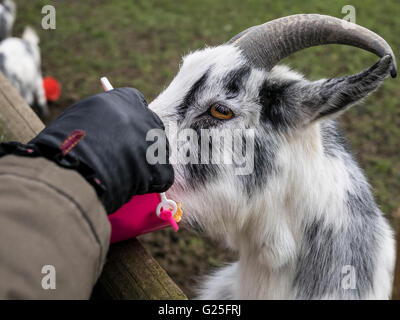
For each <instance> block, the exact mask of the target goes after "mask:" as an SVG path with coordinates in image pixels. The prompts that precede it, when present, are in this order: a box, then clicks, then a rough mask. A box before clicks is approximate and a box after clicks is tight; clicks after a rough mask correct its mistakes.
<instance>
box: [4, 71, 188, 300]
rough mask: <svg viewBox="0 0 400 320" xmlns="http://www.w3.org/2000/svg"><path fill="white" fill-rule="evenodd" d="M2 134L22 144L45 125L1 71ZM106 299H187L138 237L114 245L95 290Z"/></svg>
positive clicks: (99, 296) (100, 296) (97, 294)
mask: <svg viewBox="0 0 400 320" xmlns="http://www.w3.org/2000/svg"><path fill="white" fill-rule="evenodd" d="M0 128H1V132H0V135H2V136H3V137H6V138H7V139H9V140H16V141H20V142H23V143H26V142H28V141H29V140H31V139H32V138H33V137H35V136H36V135H37V134H38V133H39V132H40V131H41V130H42V129H43V128H44V124H43V123H42V122H41V120H40V119H39V118H38V117H37V116H36V114H35V113H34V112H33V110H32V109H31V108H30V107H29V106H28V105H27V103H26V102H25V101H24V100H23V99H22V98H21V96H20V95H19V93H18V92H17V90H16V89H15V88H14V87H13V86H12V85H11V83H10V82H9V81H8V80H7V79H6V78H5V77H4V76H3V74H2V73H1V72H0ZM94 297H95V298H96V297H97V298H107V299H187V298H186V296H185V295H184V293H183V292H182V291H181V290H180V289H179V288H178V286H177V285H176V284H175V283H174V282H173V281H172V279H171V278H170V277H169V276H168V274H167V273H166V272H165V271H164V270H163V269H162V268H161V267H160V265H159V264H158V263H157V262H156V261H155V260H154V259H153V258H152V257H151V255H150V254H149V253H148V252H147V251H146V250H145V249H144V248H143V246H142V245H141V244H140V242H139V241H138V240H136V239H131V240H128V241H125V242H123V243H119V244H116V245H113V246H111V248H110V251H109V253H108V257H107V264H106V266H105V268H104V271H103V273H102V275H101V277H100V279H99V281H98V283H97V285H96V288H95V290H94Z"/></svg>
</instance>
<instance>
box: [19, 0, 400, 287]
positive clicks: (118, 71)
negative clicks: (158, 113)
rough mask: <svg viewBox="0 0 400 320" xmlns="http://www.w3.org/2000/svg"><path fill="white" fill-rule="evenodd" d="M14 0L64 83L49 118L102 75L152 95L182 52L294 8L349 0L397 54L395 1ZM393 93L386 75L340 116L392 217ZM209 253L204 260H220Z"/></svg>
mask: <svg viewBox="0 0 400 320" xmlns="http://www.w3.org/2000/svg"><path fill="white" fill-rule="evenodd" d="M16 2H17V4H18V18H17V22H16V27H15V34H16V35H20V34H21V32H22V30H23V27H24V26H25V25H27V24H29V25H31V26H33V27H34V28H35V29H37V30H38V32H39V35H40V37H41V49H42V59H43V70H44V74H45V75H52V76H55V77H56V78H58V79H59V80H60V81H61V83H62V85H63V93H62V97H61V99H60V101H59V102H58V103H57V104H56V105H54V106H53V111H52V116H53V117H54V116H55V115H56V114H57V113H59V112H60V111H61V110H62V109H63V108H65V107H67V106H68V105H69V104H72V103H74V102H75V101H77V100H79V99H82V98H84V97H86V96H88V95H91V94H94V93H97V92H100V91H102V89H101V86H100V84H99V78H100V77H101V76H103V75H106V76H107V77H109V79H110V81H111V82H112V83H113V85H114V86H133V87H136V88H138V89H139V90H141V91H142V92H143V93H144V95H145V96H146V97H147V99H148V101H151V100H152V99H153V98H155V97H156V96H157V94H158V93H160V92H161V90H162V89H163V88H164V87H165V86H166V85H168V83H169V82H170V81H171V79H172V78H173V76H174V75H175V73H176V72H177V70H178V66H179V63H180V61H181V56H182V55H183V54H187V53H189V52H190V51H193V50H196V49H198V48H203V47H204V46H205V45H209V46H212V45H218V44H220V43H223V42H224V41H226V40H228V39H230V38H231V37H232V36H233V35H234V34H236V33H238V32H240V31H241V30H243V29H245V28H247V27H249V26H252V25H255V24H260V23H263V22H265V21H268V20H271V19H274V18H278V17H282V16H287V15H291V14H296V13H320V14H328V15H332V16H336V17H340V18H341V17H343V16H344V14H342V13H341V9H342V7H343V6H344V5H347V4H350V5H353V6H354V7H355V9H356V19H357V20H356V22H357V23H358V24H360V25H362V26H365V27H367V28H369V29H371V30H373V31H375V32H377V33H378V34H380V35H381V36H382V37H383V38H385V39H386V40H387V41H388V43H389V44H390V45H391V46H392V48H393V50H394V52H395V54H396V55H398V53H399V49H400V4H399V2H398V1H391V0H381V1H376V0H363V1H351V0H350V1H349V0H347V1H322V0H311V1H289V0H280V1H272V0H269V1H260V0H258V1H256V0H246V1H244V0H225V1H220V0H174V1H172V0H164V1H155V0H141V1H139V0H138V1H128V0H113V1H102V0H79V1H78V0H68V1H67V0H65V1H26V0H18V1H16ZM45 4H53V5H54V6H55V7H56V10H57V20H56V21H57V29H56V30H42V29H41V19H42V14H41V8H42V6H43V5H45ZM376 61H377V57H376V56H374V55H372V54H370V53H367V52H364V51H362V50H360V49H356V48H352V47H347V46H333V45H330V46H322V47H318V48H310V49H307V50H304V51H302V52H300V53H297V54H295V55H293V56H292V57H290V58H288V59H286V60H285V61H284V63H287V64H289V65H290V66H292V67H293V68H295V69H297V70H299V71H300V72H302V73H304V74H305V75H306V76H307V77H309V78H310V79H319V78H321V77H332V76H340V75H344V74H349V73H356V72H359V71H361V70H362V69H363V68H366V67H368V66H370V65H372V64H373V63H375V62H376ZM399 101H400V80H399V79H388V80H387V81H385V83H384V85H383V86H382V87H381V88H380V89H379V90H378V91H377V92H375V93H374V94H373V95H372V96H371V97H369V98H368V99H367V100H366V101H365V102H364V103H363V104H361V105H358V106H356V107H354V108H353V109H351V110H350V111H348V112H347V113H346V114H345V115H343V116H342V117H341V119H340V121H341V123H342V124H343V126H344V128H345V132H346V135H347V137H348V138H349V140H350V143H351V145H352V147H353V150H354V152H355V154H356V157H357V158H358V159H359V161H360V163H361V166H362V167H363V168H364V169H365V171H366V174H367V176H368V178H369V181H370V183H371V184H372V186H373V188H374V193H375V196H376V198H377V202H378V204H379V205H380V207H381V208H382V210H383V211H384V212H386V213H387V214H388V215H389V216H390V215H391V213H393V211H394V210H395V209H396V208H397V207H398V206H399V205H400V179H399V176H400V153H399V147H400V143H399V139H400V102H399ZM179 241H181V240H176V242H179ZM185 241H186V240H185ZM187 241H188V242H187V243H186V242H183V243H182V241H181V243H180V245H181V246H182V247H185V248H187V247H190V246H194V247H196V248H197V249H196V250H198V248H199V246H200V247H201V246H202V244H201V243H200V244H199V242H198V240H193V238H188V240H187ZM201 250H203V251H207V249H204V248H203V249H201ZM201 250H200V251H201ZM210 259H211V260H210ZM213 259H214V258H213V257H209V258H208V260H207V259H206V260H207V263H208V264H211V265H213V264H215V265H216V264H218V263H217V262H216V261H218V259H217V260H215V259H214V260H213ZM171 272H172V271H171ZM177 272H178V273H179V270H178V271H177ZM172 273H173V272H172ZM181 285H182V284H181ZM183 286H185V284H183Z"/></svg>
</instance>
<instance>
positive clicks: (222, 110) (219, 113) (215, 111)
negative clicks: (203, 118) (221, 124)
mask: <svg viewBox="0 0 400 320" xmlns="http://www.w3.org/2000/svg"><path fill="white" fill-rule="evenodd" d="M210 114H211V115H212V116H213V117H214V118H217V119H220V120H228V119H230V118H232V117H233V112H232V110H231V109H229V108H228V107H225V106H223V105H221V104H218V103H217V104H214V105H212V106H211V108H210Z"/></svg>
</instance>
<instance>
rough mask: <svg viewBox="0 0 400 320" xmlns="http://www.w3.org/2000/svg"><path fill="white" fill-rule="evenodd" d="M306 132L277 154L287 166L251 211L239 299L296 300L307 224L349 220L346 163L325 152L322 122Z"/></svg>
mask: <svg viewBox="0 0 400 320" xmlns="http://www.w3.org/2000/svg"><path fill="white" fill-rule="evenodd" d="M305 135H306V136H305ZM305 135H304V134H303V135H302V137H293V140H292V141H289V143H288V144H287V146H286V147H284V149H282V150H280V152H278V153H279V154H278V157H280V158H281V159H278V162H279V163H283V164H284V165H283V166H282V168H281V170H280V172H279V174H278V175H277V176H276V177H272V178H271V181H270V186H269V188H267V189H266V190H265V191H264V194H262V195H261V196H260V198H262V199H265V201H264V202H261V203H260V204H259V207H254V208H253V210H254V211H253V212H251V213H250V215H249V216H250V217H251V218H250V219H249V225H248V230H247V231H245V232H244V233H243V234H242V235H241V236H242V239H240V240H239V243H240V245H239V252H240V261H239V279H240V280H239V286H240V287H241V288H240V290H239V292H241V294H243V296H242V297H238V298H257V297H258V298H293V297H292V296H291V295H292V294H293V290H292V288H291V284H292V281H293V278H294V273H295V270H296V261H297V259H296V258H297V253H298V250H299V245H300V244H301V242H302V241H303V230H304V223H307V221H312V220H313V219H323V220H325V221H326V222H327V223H333V224H336V225H338V224H340V223H345V221H346V218H347V212H346V209H345V207H344V201H343V199H344V197H345V194H344V193H345V192H346V190H348V188H349V184H350V180H349V175H348V170H346V167H345V163H344V162H343V161H341V159H340V158H335V159H332V158H329V157H326V156H325V155H324V150H323V147H322V140H321V136H320V127H319V125H318V124H316V125H314V126H312V127H310V128H309V129H308V131H307V132H306V133H305ZM274 179H276V180H274ZM260 210H262V211H263V213H260ZM260 217H261V218H260ZM255 248H257V250H255ZM250 275H251V276H250Z"/></svg>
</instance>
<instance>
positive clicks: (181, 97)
mask: <svg viewBox="0 0 400 320" xmlns="http://www.w3.org/2000/svg"><path fill="white" fill-rule="evenodd" d="M343 23H344V22H343V21H342V20H340V19H337V18H333V17H329V16H323V15H316V14H309V15H294V16H289V17H284V18H281V19H277V20H273V21H271V22H268V23H265V24H263V25H259V26H255V27H252V28H250V29H247V30H245V31H244V32H242V33H240V34H239V35H237V36H235V37H234V38H233V39H232V40H230V41H229V42H228V43H226V44H223V45H220V46H217V47H208V48H205V49H202V50H199V51H196V52H194V53H191V54H189V55H188V56H186V57H185V58H184V60H183V64H182V65H181V67H180V70H179V72H178V74H177V75H176V77H175V78H174V79H173V81H172V82H171V83H170V85H169V86H168V87H167V88H166V89H165V90H164V91H163V92H162V93H161V94H160V95H159V96H158V97H157V98H156V99H155V100H154V101H153V102H152V103H151V104H150V105H149V108H150V109H152V110H153V111H154V112H156V113H157V114H158V115H159V116H160V118H161V119H162V120H163V122H164V123H165V126H166V130H167V133H168V136H169V140H170V144H171V150H172V151H171V157H170V158H171V162H173V163H174V169H175V183H174V185H173V186H172V188H171V189H170V190H169V191H168V192H167V195H168V196H169V197H170V198H173V199H179V200H180V201H182V207H183V208H184V210H185V212H184V215H183V218H182V222H183V223H184V224H185V225H186V226H187V227H188V228H189V229H192V230H194V231H197V232H198V233H199V234H204V235H206V236H209V237H211V238H212V239H214V240H215V241H218V242H220V243H222V244H223V245H224V246H226V247H227V248H230V249H232V250H235V251H237V252H238V253H239V257H240V258H239V261H237V262H235V263H232V264H228V265H227V266H226V267H224V268H222V269H220V270H218V271H216V272H214V273H213V274H212V275H210V276H209V277H208V278H207V279H206V281H205V282H203V284H202V285H201V288H200V289H199V297H198V298H200V299H387V298H389V297H390V294H391V286H392V273H393V265H394V239H393V234H392V230H391V228H390V226H389V224H388V222H387V221H386V219H385V218H384V216H383V214H382V213H381V211H380V210H379V208H378V207H377V205H376V204H375V201H374V198H373V195H372V192H371V188H370V186H369V184H368V182H367V180H366V178H365V176H364V174H363V172H362V170H361V169H360V167H359V166H358V165H357V163H356V160H355V159H354V157H353V156H352V154H351V152H350V150H349V148H348V146H347V144H346V141H345V138H344V136H343V135H342V133H341V130H340V128H339V126H338V124H337V123H336V121H335V118H336V117H337V116H338V115H340V114H341V113H343V112H344V111H345V110H347V109H348V108H349V107H350V106H352V105H354V104H356V103H358V102H359V101H360V100H361V99H363V98H364V97H366V96H367V95H369V94H370V93H371V92H373V91H374V90H375V89H376V88H378V87H379V86H380V85H381V84H382V82H383V81H384V79H385V78H386V77H387V76H388V74H389V73H391V74H392V76H393V77H395V76H396V63H395V59H394V56H393V52H392V50H391V48H390V46H389V45H388V44H387V43H386V42H385V41H384V40H383V39H382V38H381V37H379V36H378V35H376V34H375V33H373V32H371V31H369V30H367V29H365V28H363V27H361V26H358V25H353V26H352V28H345V27H343ZM329 43H337V44H347V45H353V46H357V47H359V48H363V49H366V50H369V51H371V52H374V53H376V54H377V55H378V56H380V57H381V59H380V61H379V62H377V63H376V64H375V65H374V66H372V67H370V68H369V69H367V70H365V71H363V72H361V73H359V74H356V75H351V76H345V77H341V78H333V79H329V80H325V79H322V80H318V81H309V80H307V79H305V78H304V77H303V76H302V75H300V74H299V73H297V72H294V71H291V70H290V69H289V68H288V67H285V66H276V64H277V63H278V62H279V61H280V60H281V59H283V58H284V57H286V56H289V55H290V54H292V53H294V52H296V51H299V50H301V49H304V48H307V47H311V46H316V45H322V44H329ZM216 110H217V112H216ZM221 114H222V116H221ZM173 122H176V123H177V125H176V127H175V129H174V130H172V129H171V125H170V123H173ZM238 128H242V129H244V130H248V129H252V130H254V131H253V132H254V170H253V171H252V172H251V173H250V174H247V175H236V174H234V171H233V169H234V167H235V164H234V163H233V164H204V163H203V164H202V163H198V164H197V163H186V164H183V163H180V162H179V161H175V160H174V161H172V159H176V158H177V157H178V156H179V155H177V154H175V153H174V147H172V146H173V145H174V144H177V138H176V137H177V135H178V134H179V132H182V131H184V130H186V129H193V130H194V131H195V132H197V133H198V136H199V135H200V133H201V130H204V129H216V130H215V131H217V132H218V131H221V130H226V129H227V130H234V129H238ZM171 130H172V131H173V132H171ZM212 138H213V136H212ZM189 140H190V139H188V141H189ZM178 142H179V141H178ZM188 143H191V142H190V141H189V142H188ZM214 143H215V141H214V139H212V140H211V144H214ZM183 144H185V143H183ZM197 152H198V153H197V155H196V157H197V156H200V153H201V150H197ZM234 152H237V151H234ZM197 160H198V159H197Z"/></svg>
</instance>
